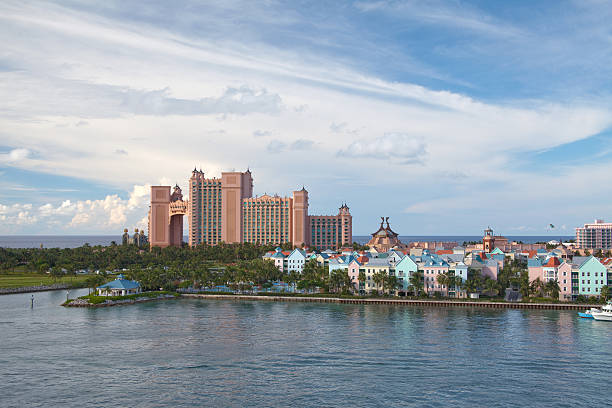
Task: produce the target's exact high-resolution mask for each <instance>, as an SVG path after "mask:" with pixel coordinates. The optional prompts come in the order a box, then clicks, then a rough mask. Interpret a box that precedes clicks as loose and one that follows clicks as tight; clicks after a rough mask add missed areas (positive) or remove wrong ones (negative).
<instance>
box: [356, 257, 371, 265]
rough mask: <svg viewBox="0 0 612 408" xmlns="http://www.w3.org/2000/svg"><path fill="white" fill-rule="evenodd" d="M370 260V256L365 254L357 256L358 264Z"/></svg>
mask: <svg viewBox="0 0 612 408" xmlns="http://www.w3.org/2000/svg"><path fill="white" fill-rule="evenodd" d="M369 260H370V258H368V257H367V256H360V257H359V258H357V262H359V263H360V264H363V263H366V262H368V261H369Z"/></svg>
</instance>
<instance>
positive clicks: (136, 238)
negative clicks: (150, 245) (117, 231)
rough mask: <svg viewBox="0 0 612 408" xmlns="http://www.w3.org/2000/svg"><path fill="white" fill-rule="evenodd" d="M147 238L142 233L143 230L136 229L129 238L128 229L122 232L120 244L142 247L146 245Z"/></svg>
mask: <svg viewBox="0 0 612 408" xmlns="http://www.w3.org/2000/svg"><path fill="white" fill-rule="evenodd" d="M147 242H148V240H147V236H146V235H145V233H144V230H140V232H139V231H138V228H136V229H135V230H134V235H133V236H131V237H130V234H129V233H128V229H127V228H125V229H124V230H123V235H122V236H121V244H122V245H136V246H137V247H144V246H145V245H147Z"/></svg>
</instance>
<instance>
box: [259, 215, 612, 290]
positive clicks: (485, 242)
mask: <svg viewBox="0 0 612 408" xmlns="http://www.w3.org/2000/svg"><path fill="white" fill-rule="evenodd" d="M385 222H386V225H384V224H385ZM493 237H494V236H493V231H492V230H491V229H490V228H487V229H486V230H485V232H484V236H483V238H482V243H480V244H471V245H465V246H461V245H458V244H457V243H455V246H454V247H453V248H452V249H446V248H444V247H443V246H439V247H437V248H434V249H431V250H430V249H423V248H417V247H412V248H411V247H410V245H407V244H404V243H402V242H401V241H399V239H398V235H397V234H396V233H394V232H393V230H391V228H390V226H389V221H388V218H383V222H381V225H380V228H379V229H378V230H377V231H376V232H374V233H373V234H372V238H371V240H370V241H369V242H368V246H366V247H365V249H362V250H355V249H354V248H350V247H347V248H341V249H340V250H339V251H334V250H324V251H308V250H304V249H300V248H296V249H294V250H292V251H283V250H282V249H281V248H280V247H279V248H276V250H274V251H271V252H268V253H266V254H265V255H264V256H263V258H264V259H268V260H271V261H273V262H274V265H275V266H276V267H277V268H278V269H279V270H281V271H285V272H288V273H290V272H297V273H299V274H301V273H303V271H304V268H305V266H306V265H307V264H308V263H309V262H316V264H317V265H318V266H320V267H323V268H324V269H325V270H326V271H327V273H328V274H329V275H330V276H331V275H333V274H335V273H341V274H346V275H348V279H349V281H350V282H351V291H352V292H354V293H358V294H362V295H367V294H372V293H378V294H381V293H386V294H391V295H397V296H406V295H409V294H415V295H416V294H418V292H419V291H421V290H422V292H423V293H424V294H426V295H435V296H444V297H455V298H466V297H468V296H469V297H474V296H478V295H479V294H480V293H486V294H488V295H493V296H495V295H497V294H499V293H501V294H502V295H503V294H506V295H508V296H510V297H511V296H512V295H514V298H520V286H521V284H522V285H523V286H525V285H528V286H529V290H530V291H531V293H532V294H536V295H537V294H538V293H540V294H541V295H543V294H544V293H546V292H549V293H552V294H553V295H554V297H555V298H558V299H559V300H563V301H571V300H576V299H577V298H578V297H579V296H582V297H591V296H596V297H599V296H600V294H601V293H602V288H603V287H606V286H607V285H608V283H609V282H612V258H605V259H598V258H596V257H595V256H593V255H589V256H578V255H576V256H573V252H572V251H571V250H570V249H568V248H567V247H566V246H565V245H563V244H559V245H557V246H556V247H553V248H549V249H547V248H546V247H547V245H546V244H533V245H525V244H519V243H514V242H512V243H508V240H507V239H506V238H505V237H501V236H500V237H495V238H497V239H498V240H499V242H502V243H503V247H504V248H505V250H502V249H500V248H499V247H497V246H495V247H492V246H491V243H492V242H493ZM370 245H371V246H370ZM532 247H538V248H537V249H531V248H532ZM509 270H512V271H513V273H514V274H515V278H516V279H511V278H504V277H502V275H504V274H507V272H506V271H509ZM517 270H522V271H524V274H523V275H522V276H520V277H521V278H523V279H524V281H523V282H522V283H521V281H520V279H518V278H519V275H520V274H517V273H516V272H517ZM502 283H504V285H502V286H500V285H501V284H502ZM505 284H508V286H506V285H505ZM524 293H525V291H524Z"/></svg>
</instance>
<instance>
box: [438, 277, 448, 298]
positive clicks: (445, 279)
mask: <svg viewBox="0 0 612 408" xmlns="http://www.w3.org/2000/svg"><path fill="white" fill-rule="evenodd" d="M436 280H437V281H438V283H439V284H440V285H442V288H446V296H448V287H449V285H450V276H448V273H440V274H438V276H436Z"/></svg>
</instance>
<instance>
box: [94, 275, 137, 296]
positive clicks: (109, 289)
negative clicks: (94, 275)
mask: <svg viewBox="0 0 612 408" xmlns="http://www.w3.org/2000/svg"><path fill="white" fill-rule="evenodd" d="M96 289H98V295H99V296H125V295H134V294H136V293H140V292H141V288H140V283H138V282H136V281H133V280H129V279H125V277H124V276H123V275H121V274H120V275H119V276H117V279H115V280H114V281H111V282H108V283H105V284H104V285H101V286H98V287H97V288H96Z"/></svg>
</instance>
